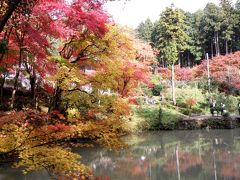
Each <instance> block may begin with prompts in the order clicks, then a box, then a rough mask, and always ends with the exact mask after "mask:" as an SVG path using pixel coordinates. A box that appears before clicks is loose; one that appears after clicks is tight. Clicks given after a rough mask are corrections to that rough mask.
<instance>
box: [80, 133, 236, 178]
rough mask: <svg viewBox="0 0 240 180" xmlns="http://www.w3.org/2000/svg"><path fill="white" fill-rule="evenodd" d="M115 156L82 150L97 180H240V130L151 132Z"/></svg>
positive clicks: (99, 150)
mask: <svg viewBox="0 0 240 180" xmlns="http://www.w3.org/2000/svg"><path fill="white" fill-rule="evenodd" d="M125 140H126V142H129V144H130V145H129V148H128V149H124V150H121V151H118V152H112V151H107V150H105V149H101V148H99V149H97V148H95V149H81V150H78V152H79V153H80V154H81V155H82V156H83V162H85V163H86V164H88V165H89V166H91V167H92V169H93V172H94V174H95V176H96V179H113V180H118V179H119V180H120V179H121V180H123V179H136V180H148V179H153V180H155V179H156V180H159V179H163V180H168V179H169V180H170V179H171V180H172V179H177V180H178V179H194V180H195V179H201V180H202V179H225V180H232V179H240V130H212V131H206V130H201V131H170V132H151V133H144V134H142V135H138V136H130V137H127V138H126V139H125Z"/></svg>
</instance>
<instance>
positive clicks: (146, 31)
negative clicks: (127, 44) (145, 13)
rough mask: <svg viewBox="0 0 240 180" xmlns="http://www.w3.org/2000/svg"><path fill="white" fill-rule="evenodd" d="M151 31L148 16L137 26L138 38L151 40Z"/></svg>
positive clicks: (151, 24)
mask: <svg viewBox="0 0 240 180" xmlns="http://www.w3.org/2000/svg"><path fill="white" fill-rule="evenodd" d="M152 31H153V23H152V22H151V20H150V19H149V18H147V19H146V20H145V21H144V22H141V23H140V24H139V25H138V27H137V33H138V36H139V38H141V39H144V40H145V41H149V42H150V41H151V34H152Z"/></svg>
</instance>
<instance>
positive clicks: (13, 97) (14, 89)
mask: <svg viewBox="0 0 240 180" xmlns="http://www.w3.org/2000/svg"><path fill="white" fill-rule="evenodd" d="M22 56H23V49H22V47H20V53H19V63H18V67H17V69H16V76H15V78H14V86H13V92H12V101H11V105H10V107H11V108H12V109H13V107H14V102H15V96H16V91H17V86H18V77H19V74H20V69H21V64H22Z"/></svg>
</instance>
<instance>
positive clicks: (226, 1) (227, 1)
mask: <svg viewBox="0 0 240 180" xmlns="http://www.w3.org/2000/svg"><path fill="white" fill-rule="evenodd" d="M220 6H221V8H222V10H223V22H222V32H221V34H222V35H221V36H222V39H223V40H224V44H225V52H226V54H228V52H229V48H228V44H229V42H231V41H232V38H233V34H234V27H235V26H236V21H237V20H236V18H237V16H236V13H235V11H234V8H233V6H232V1H231V0H220ZM231 44H232V43H231Z"/></svg>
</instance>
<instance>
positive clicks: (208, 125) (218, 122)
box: [175, 116, 240, 130]
mask: <svg viewBox="0 0 240 180" xmlns="http://www.w3.org/2000/svg"><path fill="white" fill-rule="evenodd" d="M175 127H176V129H177V130H193V129H234V128H239V127H240V116H229V117H223V116H195V117H184V118H182V119H179V120H178V121H177V122H176V126H175Z"/></svg>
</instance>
